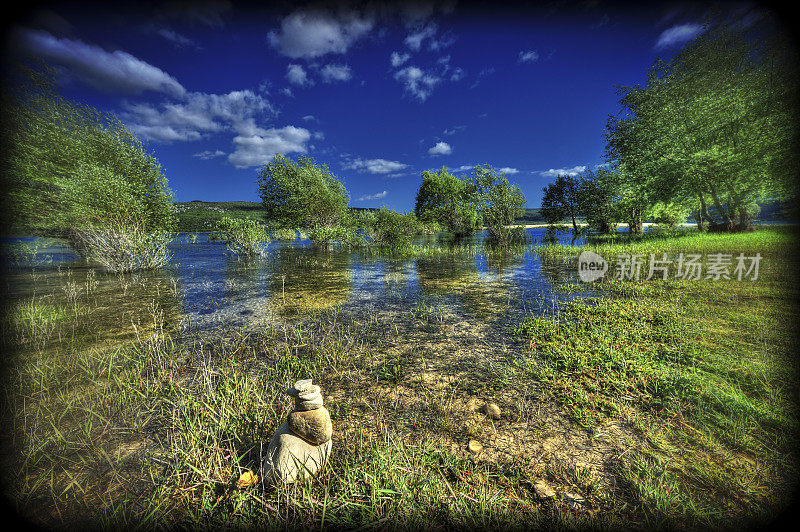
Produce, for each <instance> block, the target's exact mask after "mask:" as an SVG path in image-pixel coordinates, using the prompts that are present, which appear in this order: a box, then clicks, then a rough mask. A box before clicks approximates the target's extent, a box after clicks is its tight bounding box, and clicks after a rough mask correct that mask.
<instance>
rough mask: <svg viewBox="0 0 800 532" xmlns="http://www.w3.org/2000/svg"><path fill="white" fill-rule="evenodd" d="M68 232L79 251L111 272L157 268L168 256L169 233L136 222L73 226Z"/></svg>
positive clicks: (165, 262)
mask: <svg viewBox="0 0 800 532" xmlns="http://www.w3.org/2000/svg"><path fill="white" fill-rule="evenodd" d="M69 236H70V238H69V239H70V241H71V242H72V245H73V247H75V249H77V250H78V252H79V253H80V254H81V255H83V256H84V257H86V258H87V259H88V260H90V261H93V262H97V263H99V264H100V265H101V266H103V267H104V268H105V269H106V270H108V271H110V272H113V273H127V272H133V271H137V270H149V269H153V268H160V267H161V266H164V265H165V264H167V263H168V262H169V260H170V258H171V257H172V254H171V253H170V252H169V250H168V249H167V245H168V244H169V243H170V242H172V240H173V237H174V236H173V235H172V234H171V233H168V232H166V231H156V232H148V231H145V230H144V229H142V228H141V226H139V225H124V224H113V225H110V226H106V227H97V228H95V227H89V228H83V229H74V230H73V231H72V232H71V233H70V235H69Z"/></svg>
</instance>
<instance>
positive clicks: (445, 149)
mask: <svg viewBox="0 0 800 532" xmlns="http://www.w3.org/2000/svg"><path fill="white" fill-rule="evenodd" d="M428 153H430V154H431V155H450V154H451V153H453V148H451V147H450V145H449V144H448V143H446V142H437V143H436V146H434V147H433V148H431V149H429V150H428Z"/></svg>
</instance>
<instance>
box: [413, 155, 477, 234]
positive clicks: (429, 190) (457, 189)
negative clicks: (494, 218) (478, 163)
mask: <svg viewBox="0 0 800 532" xmlns="http://www.w3.org/2000/svg"><path fill="white" fill-rule="evenodd" d="M476 201H477V198H476V190H475V185H474V184H473V183H472V182H471V181H470V180H469V179H461V178H459V177H458V176H454V175H453V174H451V173H450V172H448V171H447V169H446V168H444V167H442V168H441V169H440V170H439V171H437V172H431V171H429V170H426V171H425V172H423V173H422V183H421V184H420V187H419V189H418V190H417V197H416V201H415V204H414V213H415V214H416V215H417V218H419V219H420V220H422V221H423V222H438V223H439V224H441V225H443V226H444V227H446V228H447V230H448V231H450V232H451V233H453V234H455V235H456V236H464V235H468V234H472V233H474V232H475V230H476V229H477V227H478V225H479V223H480V218H479V213H478V208H477V204H476Z"/></svg>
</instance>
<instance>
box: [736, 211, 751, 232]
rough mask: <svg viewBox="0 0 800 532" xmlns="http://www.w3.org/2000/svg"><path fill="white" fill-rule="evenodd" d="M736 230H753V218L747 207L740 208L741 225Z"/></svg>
mask: <svg viewBox="0 0 800 532" xmlns="http://www.w3.org/2000/svg"><path fill="white" fill-rule="evenodd" d="M736 229H737V230H738V231H752V230H753V217H752V216H750V213H748V212H747V207H739V225H738V226H737V227H736Z"/></svg>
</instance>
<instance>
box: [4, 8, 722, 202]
mask: <svg viewBox="0 0 800 532" xmlns="http://www.w3.org/2000/svg"><path fill="white" fill-rule="evenodd" d="M492 5H493V6H494V7H492V8H489V7H476V6H475V5H473V4H465V3H459V2H453V1H447V2H418V3H402V4H401V3H397V4H392V3H389V4H386V3H353V4H347V3H340V4H329V3H328V4H319V5H317V4H309V5H304V6H298V5H295V4H286V7H285V8H277V7H275V6H272V7H270V8H269V9H260V8H256V7H254V6H253V5H250V4H247V5H246V6H239V5H236V4H231V3H228V2H207V3H199V2H187V3H165V4H147V5H146V6H144V7H143V6H142V5H141V4H138V5H136V6H133V5H121V4H112V5H110V6H108V7H103V6H102V5H100V4H88V5H80V4H53V5H52V6H48V7H43V8H40V9H37V10H35V11H30V12H28V13H26V14H25V15H24V16H23V17H21V18H20V19H19V20H18V21H17V23H16V25H15V26H14V28H13V29H12V30H11V31H9V33H8V35H7V37H8V39H9V41H8V43H7V44H9V47H8V50H10V52H11V54H13V55H12V57H17V58H22V57H39V58H42V59H45V60H46V61H47V62H49V63H50V64H52V65H53V66H55V67H56V68H57V69H58V72H59V82H60V86H61V92H62V94H63V95H65V96H67V97H69V98H73V99H76V100H80V101H83V102H86V103H88V104H90V105H93V106H95V107H98V108H100V109H103V110H105V111H110V112H113V113H115V114H116V115H117V116H119V117H120V118H121V119H122V120H123V122H125V123H126V124H127V125H128V126H130V127H131V128H132V129H133V130H134V131H136V132H137V133H138V134H139V135H140V136H141V137H142V138H143V139H145V140H146V141H147V142H148V147H149V149H150V150H151V151H152V152H153V153H154V154H155V156H156V157H157V158H158V159H159V161H160V162H161V164H162V166H163V168H164V171H165V174H166V176H167V178H168V179H169V182H170V186H171V188H172V189H173V191H174V194H175V200H176V201H190V200H205V201H229V200H245V201H258V200H259V198H258V192H257V189H256V185H255V178H256V171H257V169H258V168H259V167H260V166H261V165H263V164H264V163H266V162H267V161H268V160H269V159H270V158H271V157H272V156H273V155H274V153H276V152H279V153H282V154H284V155H287V156H289V157H292V158H297V157H298V156H300V155H309V156H311V157H314V158H315V159H316V160H317V161H318V162H320V163H324V164H327V165H328V166H329V167H330V169H331V170H332V172H333V173H334V174H335V175H336V176H337V177H339V178H340V179H341V180H342V181H343V182H344V183H345V185H346V186H347V188H348V190H349V191H350V194H351V205H352V206H357V207H378V206H381V205H386V206H388V207H391V208H394V209H397V210H399V211H404V210H411V209H413V205H414V196H415V194H416V190H417V188H418V186H419V183H420V182H421V177H420V174H421V173H422V172H423V171H424V170H428V169H437V168H441V167H442V166H446V167H447V168H448V169H450V170H451V171H455V172H457V173H463V172H467V171H468V168H470V167H472V166H474V165H476V164H491V165H493V166H494V167H495V168H499V169H502V170H503V171H504V172H505V173H506V175H507V176H508V178H509V179H510V180H511V181H512V182H514V183H517V184H519V186H520V187H521V188H522V190H523V192H524V193H525V194H526V196H527V199H528V205H529V206H531V207H538V206H539V203H540V201H541V189H542V187H544V186H545V185H547V184H548V183H549V182H551V181H552V180H553V179H554V177H555V174H556V173H558V172H559V171H560V172H576V171H579V170H580V169H581V168H582V167H586V166H588V167H591V168H594V167H596V166H597V165H599V164H602V163H603V162H604V160H603V147H604V142H603V137H602V131H603V127H604V125H605V123H606V119H607V117H608V115H609V114H614V113H616V112H617V110H618V104H617V101H618V97H617V95H616V93H615V85H632V84H636V83H641V82H642V81H643V80H644V75H645V70H646V68H647V67H648V66H650V65H651V64H652V62H653V61H654V60H655V59H656V58H657V57H669V56H670V55H672V54H674V53H675V52H676V51H677V50H679V49H680V47H681V46H682V45H684V44H685V43H686V42H687V41H689V40H690V39H692V38H693V37H695V36H696V35H697V34H698V33H699V32H700V31H701V26H700V23H701V19H702V16H703V14H704V13H705V11H706V10H707V9H708V7H709V6H708V5H698V4H696V3H675V2H669V3H648V4H647V6H646V7H645V6H641V5H639V4H633V3H631V4H609V3H605V2H599V1H597V2H593V1H588V2H574V3H570V2H554V3H548V4H541V5H533V6H530V7H528V8H526V9H524V10H522V9H520V8H516V7H515V8H502V7H497V5H499V4H497V5H495V4H492ZM725 5H728V4H725Z"/></svg>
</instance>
